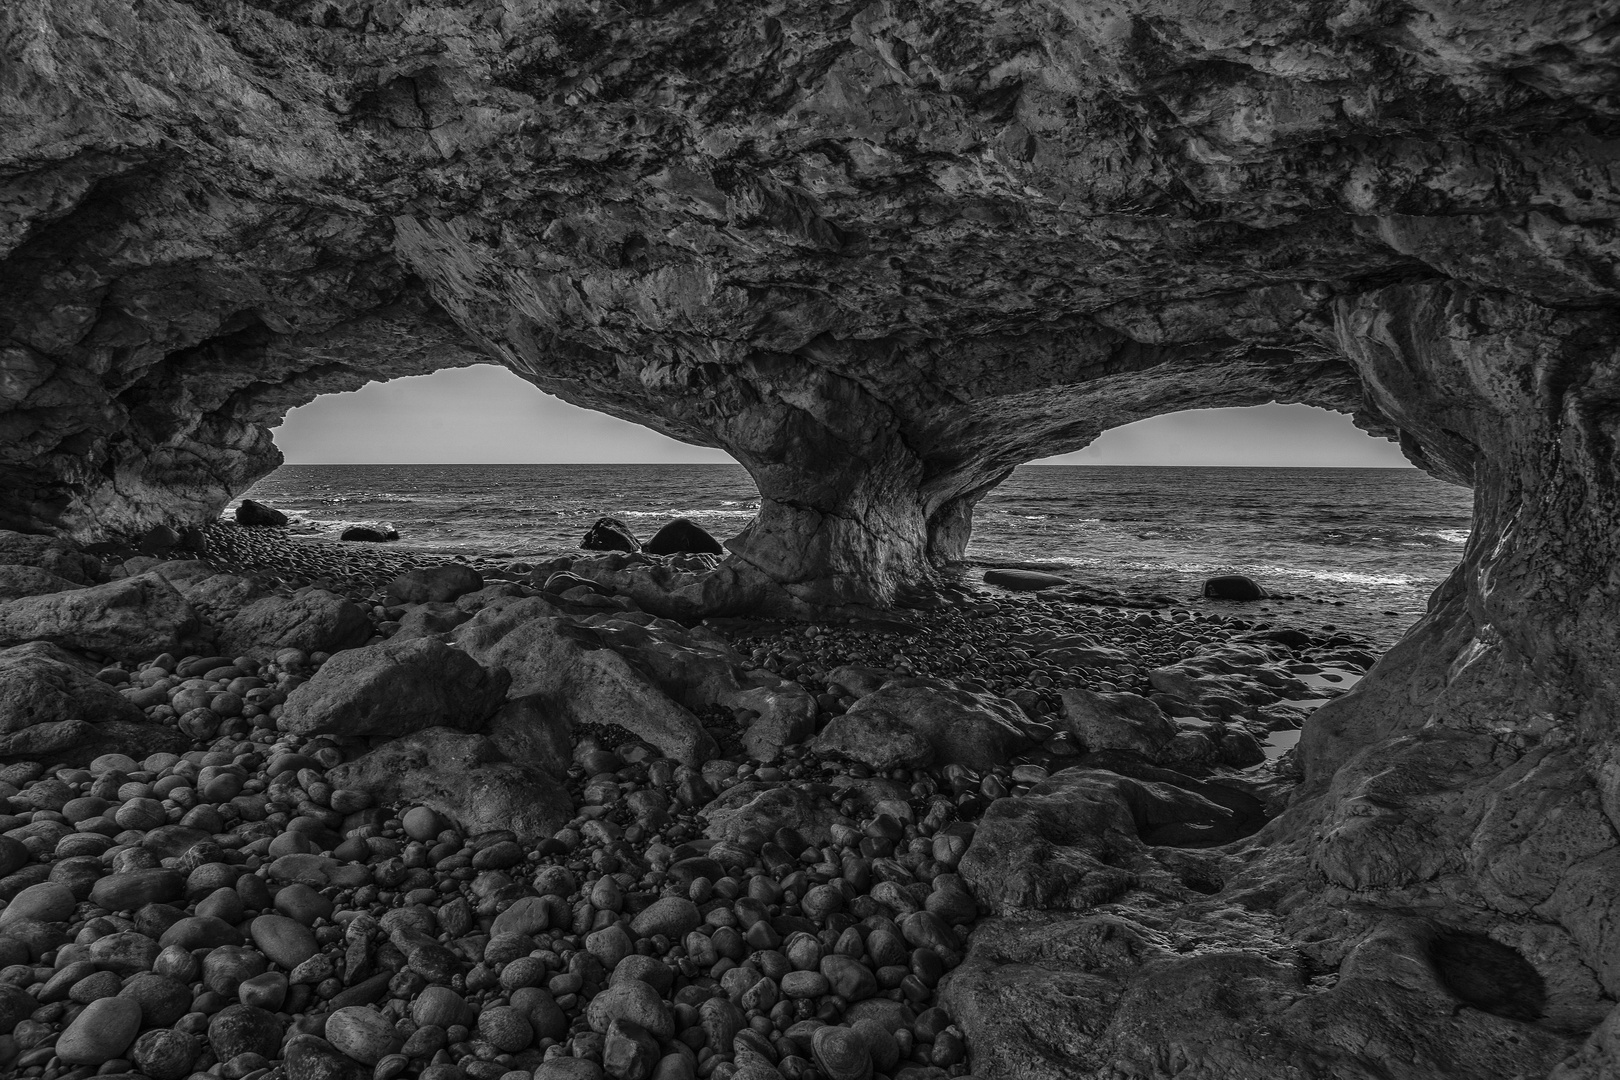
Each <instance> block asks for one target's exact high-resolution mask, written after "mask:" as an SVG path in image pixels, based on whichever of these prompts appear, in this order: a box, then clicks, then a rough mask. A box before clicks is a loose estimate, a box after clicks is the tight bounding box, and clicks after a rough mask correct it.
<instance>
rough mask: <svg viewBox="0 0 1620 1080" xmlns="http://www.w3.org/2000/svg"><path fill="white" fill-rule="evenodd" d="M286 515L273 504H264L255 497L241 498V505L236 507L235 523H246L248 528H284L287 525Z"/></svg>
mask: <svg viewBox="0 0 1620 1080" xmlns="http://www.w3.org/2000/svg"><path fill="white" fill-rule="evenodd" d="M287 521H288V518H287V515H286V514H283V513H282V512H281V511H280V510H277V509H276V508H275V507H273V506H266V505H265V504H264V503H262V502H259V501H258V500H256V499H243V500H242V505H241V506H238V507H237V508H236V523H237V524H238V525H247V526H249V527H250V528H261V527H262V528H271V529H284V528H286V527H287Z"/></svg>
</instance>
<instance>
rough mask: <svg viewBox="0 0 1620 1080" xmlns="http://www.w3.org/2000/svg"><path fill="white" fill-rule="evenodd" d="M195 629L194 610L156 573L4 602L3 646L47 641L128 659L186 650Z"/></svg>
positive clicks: (0, 622)
mask: <svg viewBox="0 0 1620 1080" xmlns="http://www.w3.org/2000/svg"><path fill="white" fill-rule="evenodd" d="M197 627H198V620H197V615H196V612H194V611H193V610H192V609H191V606H190V605H189V604H187V603H186V601H185V599H184V598H183V597H182V596H181V595H180V594H179V593H178V592H176V591H175V589H174V587H173V586H171V585H170V584H169V583H168V582H167V581H165V580H164V579H163V578H162V577H161V576H159V575H157V574H154V573H146V574H140V575H138V576H136V577H131V578H124V579H122V580H119V581H110V582H108V583H107V584H105V585H92V586H89V587H87V588H83V589H74V590H72V591H69V592H60V593H50V594H48V595H45V596H31V597H27V598H25V599H21V600H12V601H9V602H7V603H3V604H0V644H7V645H16V644H19V643H22V642H28V641H47V642H50V643H52V644H55V645H61V646H63V647H65V648H69V649H85V650H89V651H92V652H100V653H106V654H108V655H110V656H116V657H119V658H122V659H129V660H136V659H147V658H150V657H153V656H157V655H158V654H159V653H163V652H167V651H169V650H171V649H182V642H184V641H185V639H186V638H187V637H188V636H189V635H190V634H192V633H193V632H194V631H195V630H196V629H197ZM182 651H183V649H182Z"/></svg>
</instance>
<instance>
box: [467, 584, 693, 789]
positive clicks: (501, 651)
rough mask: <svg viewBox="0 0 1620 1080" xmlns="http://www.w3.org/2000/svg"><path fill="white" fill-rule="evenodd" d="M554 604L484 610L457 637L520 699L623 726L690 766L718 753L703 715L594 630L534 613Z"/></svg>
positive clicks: (579, 718) (577, 720)
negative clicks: (499, 674)
mask: <svg viewBox="0 0 1620 1080" xmlns="http://www.w3.org/2000/svg"><path fill="white" fill-rule="evenodd" d="M549 609H550V605H548V604H545V603H544V601H536V602H535V603H534V605H531V604H530V603H529V602H527V601H520V602H519V603H517V604H515V605H511V606H507V607H503V608H499V609H497V608H493V607H490V608H485V609H484V610H483V611H481V612H479V613H478V615H477V616H475V617H474V619H473V621H472V622H470V623H467V624H466V625H465V626H463V627H461V628H460V629H458V630H457V631H456V636H455V640H456V643H457V644H458V645H460V646H461V647H462V648H463V649H465V650H466V651H467V654H468V655H470V656H472V657H474V658H475V659H477V660H478V661H479V662H480V663H482V664H484V665H485V666H487V667H490V668H495V669H498V670H503V671H505V672H506V673H507V674H509V675H510V676H511V680H512V696H513V697H515V698H517V697H530V696H535V697H538V698H540V699H542V701H543V702H544V704H545V705H546V706H547V707H549V708H550V709H552V710H553V711H554V713H555V715H558V716H561V717H563V718H565V719H566V720H567V721H568V722H569V724H571V725H574V726H578V725H582V724H596V725H603V726H605V725H610V724H615V725H618V726H619V727H623V728H626V729H628V730H629V731H632V732H634V733H635V734H637V735H639V736H640V737H641V738H643V739H646V740H647V741H648V742H649V743H652V744H653V745H654V746H656V747H658V748H659V749H660V750H662V751H663V752H664V753H665V754H667V755H668V756H669V757H672V758H675V759H676V760H678V761H683V762H686V763H687V764H690V765H695V764H698V763H700V762H703V761H706V760H708V759H709V758H710V757H713V756H714V755H715V753H716V752H717V749H716V747H715V744H714V740H713V738H711V737H710V736H709V735H708V734H707V733H706V732H704V730H703V725H702V724H700V723H699V722H698V719H697V717H695V716H693V715H692V713H691V712H690V711H688V710H687V709H686V708H684V707H682V706H681V705H679V704H677V703H676V702H674V701H672V700H670V698H669V697H668V696H667V695H666V694H665V693H664V692H663V691H662V690H660V689H659V688H658V687H657V686H656V685H654V684H653V682H652V681H651V680H650V679H648V678H647V676H645V675H643V674H642V673H641V672H640V671H638V670H636V669H635V668H634V667H632V666H631V665H630V664H629V663H628V662H627V661H626V660H625V659H624V657H622V656H620V655H619V654H618V653H617V652H615V651H614V650H613V649H611V648H608V647H607V646H606V645H605V644H603V642H602V640H601V638H600V637H599V636H598V635H597V634H596V633H595V632H593V631H592V629H591V628H589V627H583V626H579V625H576V624H574V623H573V622H571V621H569V620H567V619H563V618H555V617H547V616H545V615H541V616H539V617H534V616H533V615H531V613H530V612H531V610H533V611H545V610H549Z"/></svg>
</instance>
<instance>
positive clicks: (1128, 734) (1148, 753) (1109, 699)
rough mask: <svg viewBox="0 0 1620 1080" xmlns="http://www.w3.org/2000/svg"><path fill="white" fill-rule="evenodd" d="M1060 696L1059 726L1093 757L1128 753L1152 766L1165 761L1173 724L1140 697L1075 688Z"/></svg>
mask: <svg viewBox="0 0 1620 1080" xmlns="http://www.w3.org/2000/svg"><path fill="white" fill-rule="evenodd" d="M1061 696H1062V698H1063V714H1062V724H1063V726H1064V727H1066V728H1067V729H1068V730H1069V732H1070V733H1072V734H1073V735H1074V737H1075V738H1077V739H1079V740H1080V741H1081V742H1082V743H1084V744H1085V747H1086V749H1088V750H1090V751H1092V752H1093V753H1096V752H1098V751H1101V750H1129V751H1131V752H1133V753H1137V754H1141V755H1142V756H1143V757H1145V758H1147V759H1148V760H1149V761H1155V762H1156V761H1160V760H1162V759H1164V758H1165V756H1166V755H1167V754H1168V753H1169V751H1170V746H1171V744H1172V743H1173V742H1174V741H1175V738H1176V730H1177V729H1176V725H1175V723H1174V722H1173V721H1171V719H1170V718H1169V717H1167V716H1166V715H1165V714H1164V711H1163V710H1162V709H1160V708H1159V707H1158V706H1157V705H1155V704H1154V703H1153V702H1152V701H1149V700H1148V699H1147V698H1145V697H1142V696H1141V695H1140V694H1129V693H1098V692H1096V691H1092V690H1086V689H1083V688H1080V687H1075V688H1072V689H1067V690H1064V691H1063V692H1062V695H1061Z"/></svg>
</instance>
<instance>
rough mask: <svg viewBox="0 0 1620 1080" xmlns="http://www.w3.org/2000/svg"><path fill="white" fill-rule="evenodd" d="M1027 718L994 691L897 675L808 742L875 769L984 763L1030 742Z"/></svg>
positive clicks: (980, 765) (819, 749) (1003, 758)
mask: <svg viewBox="0 0 1620 1080" xmlns="http://www.w3.org/2000/svg"><path fill="white" fill-rule="evenodd" d="M1028 723H1029V719H1028V717H1026V716H1025V715H1024V711H1023V710H1022V709H1020V708H1019V707H1018V706H1017V705H1015V704H1014V703H1013V702H1011V701H1008V700H1006V699H1005V698H1001V697H997V696H996V695H994V694H984V693H977V692H975V691H972V690H965V689H963V688H961V687H960V686H957V685H956V684H954V683H950V682H946V681H944V680H941V679H929V678H898V679H890V680H889V681H888V682H886V683H884V684H883V687H882V688H881V689H879V690H877V691H876V692H874V693H871V694H868V695H867V696H865V697H863V698H861V699H860V700H859V701H858V702H856V703H855V705H854V706H853V707H852V708H851V709H850V710H849V711H848V712H846V713H845V714H844V715H843V716H840V717H836V718H834V719H833V721H832V722H831V723H829V724H828V725H827V726H826V727H825V728H823V729H822V731H821V734H819V735H817V736H816V737H815V739H813V740H812V741H811V743H810V746H811V749H813V750H815V751H816V752H817V753H827V754H837V755H840V756H842V757H845V758H848V759H850V760H854V761H862V762H865V763H866V764H868V765H871V766H872V767H873V768H875V769H888V768H893V767H894V766H895V765H899V764H908V765H922V764H928V763H929V762H930V761H933V762H936V763H938V764H941V765H948V764H955V765H964V766H967V767H969V768H983V767H984V766H986V765H988V764H990V763H992V762H1005V761H1006V760H1007V759H1008V758H1009V757H1011V756H1012V755H1013V754H1015V753H1017V752H1018V751H1020V750H1022V749H1023V748H1025V747H1027V746H1029V745H1030V743H1031V741H1032V740H1031V738H1030V736H1029V735H1028V734H1026V726H1027V725H1028ZM925 751H926V753H925Z"/></svg>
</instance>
